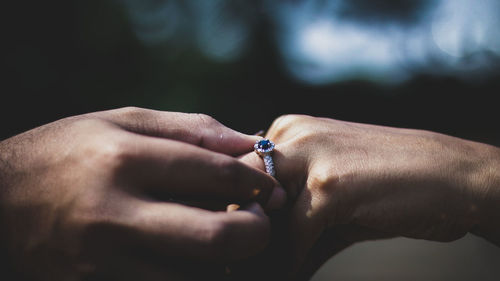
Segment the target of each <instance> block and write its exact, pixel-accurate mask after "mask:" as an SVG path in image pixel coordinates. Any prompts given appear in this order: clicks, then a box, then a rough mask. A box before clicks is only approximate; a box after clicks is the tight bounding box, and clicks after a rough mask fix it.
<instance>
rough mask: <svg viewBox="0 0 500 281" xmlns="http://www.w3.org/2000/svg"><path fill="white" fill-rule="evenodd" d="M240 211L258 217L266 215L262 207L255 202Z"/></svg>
mask: <svg viewBox="0 0 500 281" xmlns="http://www.w3.org/2000/svg"><path fill="white" fill-rule="evenodd" d="M242 210H245V211H248V212H251V213H254V214H256V215H258V216H265V215H266V213H265V212H264V209H263V208H262V206H261V205H260V204H259V203H257V202H252V203H249V204H248V205H246V206H245V207H244V208H243V209H242Z"/></svg>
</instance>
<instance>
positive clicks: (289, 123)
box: [269, 114, 309, 139]
mask: <svg viewBox="0 0 500 281" xmlns="http://www.w3.org/2000/svg"><path fill="white" fill-rule="evenodd" d="M308 118H309V116H306V115H299V114H287V115H282V116H280V117H278V118H277V119H276V120H274V122H273V123H272V124H271V127H270V128H269V134H270V135H271V137H272V138H273V139H279V138H281V137H283V136H284V135H285V134H287V133H290V131H294V130H295V129H297V128H298V127H297V126H298V125H300V124H302V123H304V122H305V121H307V119H308ZM300 130H301V129H300Z"/></svg>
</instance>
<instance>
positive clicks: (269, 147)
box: [253, 139, 276, 177]
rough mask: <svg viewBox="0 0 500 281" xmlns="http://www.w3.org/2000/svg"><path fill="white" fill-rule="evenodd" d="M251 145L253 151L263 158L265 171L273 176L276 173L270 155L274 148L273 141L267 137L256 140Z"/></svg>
mask: <svg viewBox="0 0 500 281" xmlns="http://www.w3.org/2000/svg"><path fill="white" fill-rule="evenodd" d="M253 147H254V149H255V152H257V154H258V155H259V156H260V157H262V159H263V160H264V165H265V166H266V172H267V173H268V174H269V175H271V176H272V177H274V176H275V175H276V171H275V170H274V162H273V157H272V156H271V154H272V152H273V150H274V143H273V142H272V141H270V140H268V139H263V140H259V141H257V142H256V143H255V145H254V146H253Z"/></svg>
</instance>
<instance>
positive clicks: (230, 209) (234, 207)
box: [226, 204, 240, 213]
mask: <svg viewBox="0 0 500 281" xmlns="http://www.w3.org/2000/svg"><path fill="white" fill-rule="evenodd" d="M239 208H240V205H238V204H230V205H227V207H226V211H227V212H228V213H230V212H234V211H237V210H238V209H239Z"/></svg>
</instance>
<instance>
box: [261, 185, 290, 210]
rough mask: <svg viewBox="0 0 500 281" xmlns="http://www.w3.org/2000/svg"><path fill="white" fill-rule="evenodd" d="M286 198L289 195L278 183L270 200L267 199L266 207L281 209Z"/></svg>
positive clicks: (268, 208)
mask: <svg viewBox="0 0 500 281" xmlns="http://www.w3.org/2000/svg"><path fill="white" fill-rule="evenodd" d="M286 199H287V195H286V192H285V190H284V189H283V187H281V185H278V186H277V187H275V188H274V189H273V192H272V193H271V196H270V198H269V201H267V204H266V209H267V210H271V211H272V210H277V209H281V208H283V207H284V206H285V203H286Z"/></svg>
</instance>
